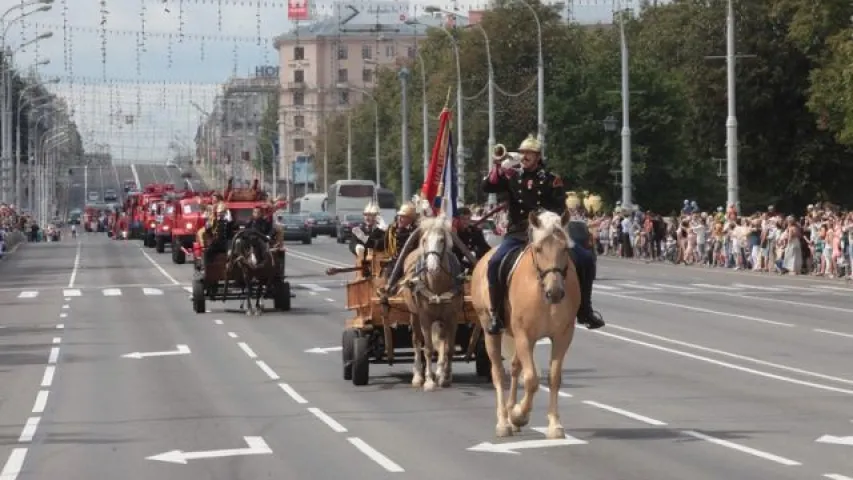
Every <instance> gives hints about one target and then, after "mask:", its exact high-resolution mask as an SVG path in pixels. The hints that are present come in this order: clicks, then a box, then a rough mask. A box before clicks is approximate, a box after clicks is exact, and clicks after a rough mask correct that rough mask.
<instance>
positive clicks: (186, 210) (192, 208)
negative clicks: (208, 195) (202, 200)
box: [183, 203, 201, 215]
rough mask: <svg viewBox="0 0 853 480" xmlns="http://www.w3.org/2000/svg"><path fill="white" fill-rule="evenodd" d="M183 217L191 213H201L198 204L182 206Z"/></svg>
mask: <svg viewBox="0 0 853 480" xmlns="http://www.w3.org/2000/svg"><path fill="white" fill-rule="evenodd" d="M183 207H184V208H183V211H184V215H190V214H193V213H201V204H198V203H185V204H184V205H183Z"/></svg>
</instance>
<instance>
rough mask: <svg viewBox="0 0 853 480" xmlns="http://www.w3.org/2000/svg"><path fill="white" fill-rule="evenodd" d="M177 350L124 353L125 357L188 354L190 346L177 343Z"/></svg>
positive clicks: (137, 357)
mask: <svg viewBox="0 0 853 480" xmlns="http://www.w3.org/2000/svg"><path fill="white" fill-rule="evenodd" d="M177 347H178V349H177V350H171V351H167V352H145V353H143V352H133V353H128V354H125V355H122V357H123V358H136V359H140V358H147V357H168V356H171V355H187V354H189V353H190V347H188V346H186V345H177Z"/></svg>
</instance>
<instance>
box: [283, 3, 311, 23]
mask: <svg viewBox="0 0 853 480" xmlns="http://www.w3.org/2000/svg"><path fill="white" fill-rule="evenodd" d="M287 19H288V20H308V0H287Z"/></svg>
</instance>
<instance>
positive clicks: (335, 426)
mask: <svg viewBox="0 0 853 480" xmlns="http://www.w3.org/2000/svg"><path fill="white" fill-rule="evenodd" d="M308 411H309V412H311V413H312V414H313V415H314V416H315V417H317V418H319V419H320V421H321V422H323V423H325V424H326V425H328V426H329V428H331V429H332V430H334V431H335V432H337V433H346V431H347V429H346V427H344V426H343V425H341V424H340V423H338V421H337V420H335V419H334V418H332V417H330V416H328V415H326V412H324V411H322V410H320V409H319V408H317V407H308Z"/></svg>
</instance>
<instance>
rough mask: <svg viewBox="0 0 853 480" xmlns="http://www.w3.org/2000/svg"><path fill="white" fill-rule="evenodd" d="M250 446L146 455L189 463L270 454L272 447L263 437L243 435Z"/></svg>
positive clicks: (160, 459) (155, 458) (169, 461)
mask: <svg viewBox="0 0 853 480" xmlns="http://www.w3.org/2000/svg"><path fill="white" fill-rule="evenodd" d="M243 438H244V439H245V440H246V444H247V445H248V448H231V449H227V450H208V451H205V452H184V451H182V450H172V451H171V452H164V453H161V454H159V455H153V456H150V457H146V458H145V459H146V460H157V461H159V462H168V463H180V464H183V465H186V464H187V461H188V460H201V459H204V458H220V457H237V456H241V455H269V454H271V453H272V449H271V448H270V447H269V445H267V442H265V441H264V439H263V437H243Z"/></svg>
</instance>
